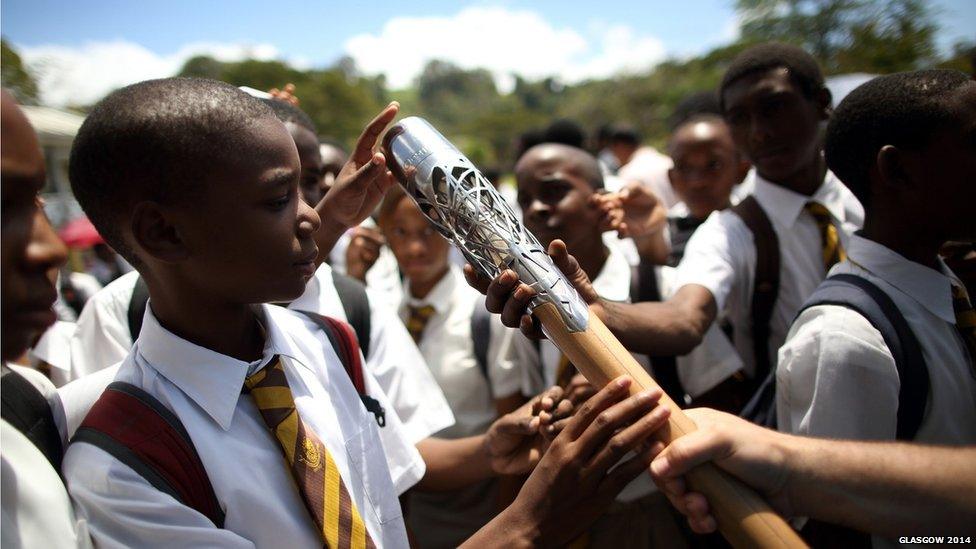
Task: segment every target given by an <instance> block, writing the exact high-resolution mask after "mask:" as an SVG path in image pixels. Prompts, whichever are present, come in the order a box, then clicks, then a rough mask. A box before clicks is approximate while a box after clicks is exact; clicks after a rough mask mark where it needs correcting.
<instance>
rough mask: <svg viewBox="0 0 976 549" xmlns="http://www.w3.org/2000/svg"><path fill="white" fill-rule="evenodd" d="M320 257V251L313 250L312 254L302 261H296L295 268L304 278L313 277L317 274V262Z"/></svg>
mask: <svg viewBox="0 0 976 549" xmlns="http://www.w3.org/2000/svg"><path fill="white" fill-rule="evenodd" d="M318 256H319V251H318V250H317V249H316V250H313V251H312V253H310V254H308V255H306V256H305V257H303V258H302V259H301V260H300V261H296V262H295V268H296V269H298V271H299V272H300V273H301V274H302V275H303V276H312V275H313V274H315V260H316V258H318Z"/></svg>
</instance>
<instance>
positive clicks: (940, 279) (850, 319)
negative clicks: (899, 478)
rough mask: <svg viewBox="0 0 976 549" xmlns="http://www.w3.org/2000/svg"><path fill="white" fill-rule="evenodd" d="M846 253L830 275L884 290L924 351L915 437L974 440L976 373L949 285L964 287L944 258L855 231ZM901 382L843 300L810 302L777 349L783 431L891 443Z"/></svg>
mask: <svg viewBox="0 0 976 549" xmlns="http://www.w3.org/2000/svg"><path fill="white" fill-rule="evenodd" d="M848 258H849V260H848V261H847V262H844V263H840V264H838V265H837V266H836V267H834V268H833V269H832V270H831V275H834V274H842V273H846V274H852V275H855V276H858V277H861V278H864V279H866V280H868V281H869V282H871V283H873V284H874V285H875V286H877V287H878V288H880V289H881V290H882V291H883V292H884V293H885V294H887V295H888V296H889V297H890V298H891V300H892V301H893V302H894V303H895V305H896V306H897V307H898V310H899V312H900V313H901V314H902V315H903V316H904V318H905V320H906V321H907V322H908V325H909V326H910V327H911V329H912V332H913V333H914V334H915V336H916V338H917V339H918V342H919V345H920V347H921V351H922V355H923V357H924V360H925V364H926V366H927V367H928V374H929V394H928V404H927V405H926V411H925V414H924V416H923V419H922V423H921V426H920V427H919V429H918V432H917V434H916V436H915V441H917V442H921V443H927V444H974V443H976V371H974V369H973V357H971V356H970V355H969V351H968V350H967V349H966V345H965V342H964V341H963V339H962V338H961V337H960V334H959V332H958V331H957V330H956V317H955V313H954V311H953V303H952V286H953V285H961V283H960V282H959V281H958V279H957V278H956V277H955V275H953V274H952V272H951V271H950V270H949V269H948V267H946V266H945V264H943V263H942V262H941V261H940V262H939V270H938V271H936V270H934V269H931V268H929V267H926V266H923V265H920V264H918V263H914V262H912V261H909V260H907V259H905V258H904V257H902V256H900V255H898V254H897V253H895V252H894V251H892V250H890V249H888V248H886V247H885V246H883V245H881V244H879V243H877V242H874V241H871V240H868V239H866V238H862V237H860V236H857V235H855V236H854V237H852V238H851V241H850V247H849V248H848ZM900 386H901V385H900V382H899V377H898V371H897V369H896V367H895V361H894V358H893V357H892V353H891V351H890V350H889V349H888V347H887V345H886V344H885V342H884V339H883V338H882V336H881V333H880V332H879V331H878V330H877V329H875V328H874V327H873V326H872V325H871V323H870V322H869V321H868V320H867V319H866V318H865V317H863V316H862V315H861V314H859V313H857V312H855V311H854V310H852V309H850V308H847V307H843V306H839V305H819V306H814V307H810V308H809V309H806V310H804V311H803V312H802V313H801V314H800V316H799V317H798V318H797V319H796V322H794V323H793V327H792V328H791V329H790V332H789V336H788V337H787V340H786V343H785V344H784V345H783V347H782V348H781V349H780V352H779V365H778V366H777V370H776V399H777V402H776V405H777V420H778V422H779V428H780V429H781V430H783V431H787V432H792V433H798V434H803V435H810V436H819V437H830V438H845V439H858V440H893V439H895V429H896V424H897V421H896V420H897V412H898V391H899V388H900Z"/></svg>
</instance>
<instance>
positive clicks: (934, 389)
mask: <svg viewBox="0 0 976 549" xmlns="http://www.w3.org/2000/svg"><path fill="white" fill-rule="evenodd" d="M274 92H275V93H274V94H273V97H272V98H270V99H269V98H263V99H259V98H256V97H254V96H252V95H250V94H249V93H246V92H245V91H242V90H240V89H237V88H235V87H233V86H231V85H229V84H224V83H220V82H215V81H210V80H202V79H187V78H170V79H162V80H152V81H146V82H142V83H138V84H134V85H131V86H128V87H125V88H123V89H121V90H118V91H116V92H113V93H112V94H110V95H109V96H108V97H106V98H105V99H103V100H102V101H101V102H100V103H99V104H98V105H96V106H95V108H94V109H92V111H91V112H90V113H89V114H88V116H87V118H86V120H85V122H84V124H83V125H82V127H81V129H80V130H79V133H78V135H77V137H76V139H75V142H74V144H73V147H72V153H71V160H70V166H69V171H70V179H71V185H72V190H73V192H74V194H75V196H76V198H77V200H78V201H79V203H80V204H81V206H82V208H83V209H84V210H85V213H86V214H87V216H88V217H89V219H90V220H91V222H92V223H93V224H94V226H95V227H96V228H97V229H98V231H99V233H100V234H101V235H102V237H103V238H104V239H105V241H106V242H107V243H108V244H109V245H110V246H111V247H112V248H113V249H114V250H116V251H117V252H118V253H119V255H120V256H121V257H122V258H124V260H125V261H127V262H128V263H129V264H131V265H132V266H133V267H134V269H135V270H134V271H133V272H130V273H128V274H124V275H122V276H119V277H117V278H115V279H114V280H113V281H111V282H110V283H108V284H107V285H106V286H105V287H104V288H103V289H101V290H100V291H98V292H97V293H95V294H94V295H93V296H91V298H90V299H88V302H87V303H86V304H85V305H84V308H83V309H82V310H81V311H80V314H79V315H78V317H77V323H76V326H75V327H74V330H73V333H72V335H71V336H70V340H67V341H65V342H64V344H63V349H62V353H61V354H62V355H64V356H67V357H68V358H67V359H66V360H67V362H68V364H69V365H70V366H69V367H67V369H66V371H67V372H68V374H67V375H66V376H65V378H59V379H54V381H55V382H57V384H58V385H59V386H58V387H55V386H54V384H52V383H51V381H52V379H49V378H48V377H47V376H45V375H44V374H43V373H41V372H40V371H38V370H37V369H32V368H30V367H25V366H23V365H18V364H15V362H17V361H18V360H19V359H20V358H21V357H22V356H24V354H25V352H27V351H28V349H31V348H34V347H37V346H38V342H39V340H41V338H42V335H43V334H45V333H46V332H47V331H49V330H50V329H51V328H50V326H51V324H52V323H53V321H54V320H55V313H54V312H53V309H52V307H53V305H54V303H55V301H56V300H57V299H58V285H57V284H56V280H57V276H58V272H59V271H60V270H61V267H62V265H63V264H64V262H65V248H64V246H63V245H62V244H61V242H60V241H59V240H58V238H57V236H56V234H55V233H54V232H53V230H52V228H51V226H50V225H49V224H48V222H47V220H46V218H45V216H44V213H43V204H42V202H41V200H40V198H39V197H38V191H39V190H40V189H41V188H42V186H43V183H44V178H45V175H44V168H45V164H44V160H43V158H42V157H41V154H40V150H39V147H38V145H37V139H36V136H35V135H34V133H33V131H32V130H31V128H30V126H29V124H28V122H27V120H26V118H25V117H24V115H23V114H22V113H21V112H20V110H19V109H18V108H17V106H16V105H15V104H14V102H13V100H12V98H11V97H10V96H9V95H7V94H6V93H4V95H3V110H2V117H3V128H2V130H3V151H2V161H3V185H2V187H3V218H2V223H3V235H2V239H3V256H2V259H3V263H2V267H3V273H2V276H3V280H2V282H3V296H2V303H3V318H2V320H3V324H2V330H3V333H2V339H3V341H2V347H3V357H2V359H3V378H2V379H3V383H2V389H3V401H2V402H3V422H2V425H3V450H2V454H3V455H2V459H3V524H2V530H0V535H2V537H3V544H4V546H5V547H6V546H8V545H9V546H10V547H17V546H32V547H33V546H52V547H69V546H89V545H91V544H93V543H94V545H98V546H105V547H113V546H120V547H122V546H124V547H129V546H160V545H180V546H183V545H186V546H220V547H223V546H227V547H231V546H233V547H250V546H262V547H265V546H267V547H271V546H322V545H323V544H324V545H326V546H328V547H332V548H334V549H335V548H338V547H378V546H379V547H383V546H385V547H406V546H416V547H431V548H438V547H454V546H461V545H466V546H489V545H490V546H534V545H545V546H550V545H552V546H559V545H572V546H578V547H583V546H592V547H686V546H687V547H703V546H709V547H710V546H715V545H721V544H722V543H723V542H722V540H721V538H719V537H716V536H715V535H714V534H711V533H713V532H715V530H716V527H717V524H716V521H715V518H714V517H713V516H712V515H711V511H710V508H709V504H708V501H707V500H706V499H705V497H704V496H702V495H701V494H698V493H695V492H694V491H690V490H689V489H688V487H687V486H686V484H685V482H684V480H683V477H682V475H683V474H684V473H686V472H687V471H688V470H690V469H691V468H693V467H694V466H696V465H698V464H700V463H703V462H705V461H712V462H714V463H715V464H717V465H718V466H719V467H721V468H723V469H725V470H726V471H728V472H729V473H731V474H732V475H734V476H736V477H738V478H740V479H741V480H743V481H744V482H745V483H746V484H748V485H750V486H752V487H753V488H755V489H756V490H757V491H758V492H760V493H761V494H762V495H764V496H765V497H766V498H767V499H768V500H769V502H770V503H771V504H772V505H773V506H774V508H775V509H776V510H777V511H779V512H780V513H782V514H783V515H784V516H786V517H788V518H790V519H792V523H793V524H794V526H795V527H796V528H798V529H800V531H801V534H802V535H803V536H804V537H805V539H807V540H808V541H809V542H811V543H812V544H813V545H815V546H821V545H822V546H828V545H830V546H833V545H838V544H843V545H844V546H848V545H850V546H867V545H871V544H874V545H876V546H883V545H890V544H892V543H895V542H899V538H900V537H902V536H916V535H943V534H944V535H960V536H964V538H963V539H965V536H971V535H973V534H976V531H974V530H973V528H974V526H973V525H974V524H976V496H974V495H973V494H976V467H974V466H973V464H974V463H976V364H974V359H976V313H974V311H973V307H972V302H971V300H970V299H969V297H968V296H969V292H968V291H967V287H968V288H969V289H972V288H973V283H974V281H973V280H971V279H965V276H966V275H971V273H972V272H974V271H973V269H972V264H973V262H974V261H976V251H974V249H973V242H974V241H976V215H973V206H972V205H973V204H976V82H974V81H973V80H972V79H970V78H969V77H968V76H967V75H964V74H962V73H958V72H954V71H947V70H929V71H917V72H911V73H899V74H894V75H889V76H881V77H877V78H875V79H873V80H871V81H869V82H867V83H866V84H864V85H862V86H861V87H860V88H858V89H856V90H854V91H853V92H851V93H850V94H849V95H848V96H847V97H845V98H844V99H843V101H841V102H840V103H839V104H838V105H836V106H835V105H834V101H833V100H832V98H831V96H830V92H829V91H828V90H827V88H826V87H825V84H824V79H823V75H822V73H821V70H820V68H819V67H818V65H817V63H816V61H815V60H814V59H813V58H812V57H811V56H810V55H809V54H807V53H806V52H804V51H803V50H801V49H799V48H796V47H793V46H787V45H783V44H762V45H757V46H754V47H752V48H750V49H748V50H746V51H744V52H743V53H742V54H740V55H739V56H738V57H737V58H736V59H735V60H734V61H733V62H732V63H731V64H730V66H729V67H728V70H727V71H726V74H725V76H724V78H723V80H722V82H721V84H720V86H719V89H718V90H715V91H709V92H704V93H702V94H696V95H695V96H692V97H690V98H689V99H688V100H687V101H685V102H683V103H682V104H681V105H680V106H679V107H678V109H677V110H676V113H675V115H674V116H673V117H672V132H671V136H670V138H669V141H668V146H667V151H666V152H667V155H665V154H663V153H661V152H658V151H656V150H654V149H653V148H651V147H647V146H641V145H640V137H639V136H638V135H637V134H636V133H635V132H634V131H633V130H632V129H628V128H626V127H617V128H612V129H608V130H607V131H606V132H604V137H605V140H604V142H603V143H602V144H600V145H599V147H600V148H596V149H595V150H594V149H592V148H591V149H588V148H587V143H586V141H585V139H584V136H583V132H582V131H581V130H579V129H578V126H575V125H574V124H572V123H571V122H568V121H557V122H556V123H554V124H553V125H552V126H550V128H549V129H548V130H546V131H544V132H538V133H536V134H533V135H523V136H522V139H521V144H520V151H519V157H518V159H517V162H516V164H515V165H514V167H513V172H514V192H506V190H505V189H504V187H503V188H501V189H500V190H501V191H503V194H507V195H508V196H509V198H511V203H512V207H513V208H515V209H516V210H517V211H518V212H519V213H520V215H521V216H522V220H523V223H524V224H525V226H526V227H527V228H528V229H529V230H530V231H531V232H532V233H533V234H535V235H536V236H537V237H538V239H539V240H540V242H541V243H542V244H543V245H544V246H546V247H547V249H548V250H549V253H550V255H551V256H552V257H553V260H554V261H555V263H556V264H557V266H559V268H560V269H562V270H563V271H564V272H565V273H566V275H567V276H568V278H569V279H570V281H572V282H573V284H574V285H575V286H576V288H577V290H578V291H579V293H580V295H581V296H582V297H583V299H584V300H585V301H586V303H587V304H588V305H589V307H590V310H591V312H592V314H595V315H597V316H598V317H599V318H600V319H601V320H602V321H603V322H604V323H605V324H606V325H607V326H608V327H609V328H610V330H611V331H612V332H613V333H614V334H615V335H616V336H617V337H618V338H619V339H620V340H621V342H622V343H623V344H624V345H625V346H626V347H627V349H628V350H630V351H631V352H633V353H634V355H635V358H636V359H637V361H638V362H639V363H640V364H641V365H642V366H643V367H645V368H646V369H647V370H648V371H649V372H650V373H652V375H653V376H654V378H655V379H656V380H657V381H658V382H659V384H660V385H661V387H662V388H663V390H664V391H666V392H667V393H668V394H669V395H670V396H671V397H672V398H673V399H674V400H675V401H676V402H679V403H681V404H683V405H688V406H690V407H695V408H697V409H692V410H690V411H689V412H688V413H689V415H690V416H691V417H692V418H693V419H694V420H695V422H696V423H697V424H698V426H699V430H698V431H695V432H693V433H691V434H689V435H686V436H684V437H682V438H680V439H678V440H677V441H676V442H674V443H672V444H670V445H669V446H667V447H665V446H664V445H663V444H661V443H659V442H658V443H652V442H651V440H652V439H651V438H649V437H650V436H651V435H652V434H653V433H654V431H655V430H657V429H659V428H661V427H662V426H663V425H664V424H665V423H666V420H667V417H668V415H669V413H670V410H669V409H668V407H667V406H665V405H663V404H662V405H659V404H658V403H657V400H658V398H659V397H660V396H661V394H662V393H661V390H660V389H656V390H652V391H645V392H641V393H638V394H636V395H633V396H627V395H628V391H627V388H628V386H629V384H630V380H629V379H628V378H626V377H624V378H620V379H618V380H615V381H613V382H611V383H610V384H608V385H607V386H606V387H603V388H598V387H594V386H592V385H590V384H589V383H588V382H587V380H586V379H585V378H584V377H583V376H582V375H580V374H579V373H578V372H577V371H576V369H575V367H574V366H573V364H572V363H571V361H570V360H569V359H568V358H567V357H566V356H565V355H564V354H563V353H562V352H561V351H560V349H559V348H558V347H556V346H555V345H554V344H552V343H551V342H550V341H548V340H546V339H545V338H544V336H542V334H541V331H540V329H539V326H538V324H537V322H536V321H535V320H534V319H533V318H532V317H531V316H530V315H529V314H528V311H527V307H528V305H529V302H530V301H531V299H532V297H533V296H534V290H533V289H532V288H531V287H530V286H528V285H525V284H521V283H520V282H519V281H518V280H517V276H516V275H515V273H514V272H512V271H503V272H502V273H501V274H500V275H499V276H498V277H496V278H495V279H494V280H485V279H483V278H480V277H478V276H477V275H476V274H475V273H474V271H473V270H472V269H471V268H470V267H469V266H465V265H464V262H463V259H461V257H460V256H459V254H457V252H456V251H453V250H452V248H451V246H450V244H449V243H448V241H447V240H445V239H444V238H443V237H442V236H440V234H439V233H437V232H436V231H435V230H434V229H433V228H432V227H431V225H430V224H429V223H428V221H427V220H426V218H425V217H424V215H423V214H422V212H421V211H420V209H419V208H418V207H417V206H416V204H415V203H414V202H413V201H412V200H410V199H409V197H408V196H407V195H406V194H405V193H404V192H403V191H402V190H401V189H400V187H399V186H398V185H397V184H396V181H395V177H394V175H393V173H392V172H391V171H389V170H388V167H387V165H386V158H385V156H384V155H383V153H382V152H379V151H378V150H377V144H378V140H379V137H380V136H381V135H382V133H383V131H384V129H385V128H386V127H387V126H388V125H389V124H390V123H391V122H392V121H393V120H394V119H395V118H396V116H397V115H398V111H399V106H398V105H397V104H396V103H392V104H390V105H389V106H388V107H387V108H385V109H384V110H383V111H382V112H380V113H379V114H378V115H377V117H376V118H375V119H374V120H372V121H371V122H370V123H369V124H367V125H366V127H365V129H364V131H363V133H362V135H361V136H360V138H359V140H358V141H357V143H356V146H355V148H354V149H353V151H352V152H351V154H348V155H347V154H346V153H345V152H344V151H342V150H341V148H339V147H337V146H336V145H335V144H332V143H325V142H320V138H319V135H320V134H321V133H323V130H327V129H323V128H317V127H316V126H315V124H314V122H313V121H312V120H311V119H310V118H309V117H308V116H307V115H306V114H305V113H304V112H302V111H301V109H300V103H299V101H298V99H297V98H296V97H295V95H294V93H299V94H300V90H298V91H297V92H296V90H294V89H293V88H286V90H285V91H278V90H274ZM330 256H331V259H329V258H330ZM949 264H951V265H952V266H953V267H954V268H957V269H958V272H959V273H960V274H961V275H963V276H964V278H963V279H960V278H959V277H957V276H956V275H955V274H954V273H953V270H950V267H949V266H948V265H949ZM479 292H480V293H479ZM481 294H485V296H483V295H481ZM69 381H70V382H69ZM736 416H740V417H736ZM756 424H758V425H756ZM777 429H778V430H779V431H781V433H777V432H776V430H777ZM808 437H810V438H808ZM812 437H818V438H812ZM837 439H846V440H843V441H842V440H837ZM872 536H873V537H872ZM906 539H907V538H906ZM970 540H971V538H970ZM902 541H904V540H902Z"/></svg>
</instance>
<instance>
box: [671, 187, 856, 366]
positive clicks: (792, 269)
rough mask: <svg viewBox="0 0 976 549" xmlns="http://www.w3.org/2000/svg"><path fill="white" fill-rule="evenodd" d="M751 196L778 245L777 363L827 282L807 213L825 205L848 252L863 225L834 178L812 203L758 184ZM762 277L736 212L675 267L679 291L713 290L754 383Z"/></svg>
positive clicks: (706, 226)
mask: <svg viewBox="0 0 976 549" xmlns="http://www.w3.org/2000/svg"><path fill="white" fill-rule="evenodd" d="M754 177H755V188H754V191H753V194H752V196H753V197H755V199H756V201H757V202H758V203H759V206H760V207H761V208H762V210H763V211H764V212H765V214H766V216H767V217H768V218H769V221H770V223H771V225H772V228H773V231H774V232H775V234H776V237H777V238H778V240H779V256H780V266H779V295H778V297H777V299H776V302H775V305H774V307H773V311H772V318H771V319H770V337H769V342H768V349H769V353H770V355H769V356H770V360H771V361H772V362H773V363H775V359H776V351H777V350H778V349H779V347H780V346H781V345H782V343H783V341H784V340H785V339H786V333H787V331H788V330H789V327H790V323H791V322H792V321H793V317H794V316H795V315H796V312H797V311H798V310H799V308H800V306H801V305H802V304H803V302H804V301H805V300H806V299H807V297H808V296H809V295H810V294H811V293H813V290H815V289H816V288H817V286H818V285H820V282H821V281H822V280H823V279H824V278H825V276H826V267H825V262H824V253H823V248H824V245H823V240H822V237H821V230H820V227H819V226H818V224H817V220H816V219H815V218H814V217H813V215H812V214H811V213H810V212H809V211H807V210H806V209H805V207H806V205H807V203H809V202H813V203H816V204H820V205H821V206H823V207H824V208H826V210H827V212H829V215H830V218H831V221H832V223H833V226H834V227H835V228H836V231H837V233H838V234H839V237H840V243H841V246H842V247H844V248H845V249H846V245H847V241H848V239H849V236H850V234H851V233H853V232H854V231H855V230H857V229H858V228H860V226H861V224H862V223H863V222H864V209H863V208H862V207H861V204H860V202H858V200H857V198H855V197H854V195H853V194H852V193H851V192H850V191H849V190H848V189H847V187H845V186H844V184H843V183H841V182H840V180H839V179H837V177H836V176H835V175H834V174H833V173H831V172H830V171H828V172H827V173H826V175H825V176H824V181H823V183H822V184H821V185H820V187H819V188H818V189H817V190H816V192H814V193H813V195H812V196H805V195H802V194H799V193H796V192H793V191H791V190H789V189H786V188H784V187H781V186H779V185H776V184H774V183H771V182H769V181H767V180H765V179H764V178H763V177H762V176H760V175H759V174H756V175H755V176H754ZM755 276H756V245H755V241H754V240H753V234H752V232H751V231H750V230H749V228H748V227H747V226H746V224H745V223H744V222H743V221H742V219H741V218H740V217H739V216H738V215H736V214H735V213H734V212H732V211H731V210H722V211H718V212H714V213H712V215H710V216H709V217H708V219H707V220H706V221H705V223H703V224H702V225H701V226H700V227H699V228H698V229H697V230H696V231H695V234H694V235H693V236H692V237H691V239H690V240H689V241H688V245H687V247H686V248H685V254H684V258H683V259H682V261H681V264H680V265H678V267H677V273H676V275H675V282H674V287H675V288H676V291H678V290H680V289H681V288H682V287H683V286H686V285H688V284H698V285H700V286H704V287H705V288H706V289H708V290H709V291H710V292H711V294H712V297H713V298H714V299H715V304H716V308H717V310H718V311H719V312H720V314H721V313H723V312H724V313H725V314H727V318H728V319H729V321H730V322H731V324H732V326H733V338H732V339H733V342H734V345H735V348H736V350H737V351H738V353H739V356H740V357H741V358H742V361H743V364H744V368H745V372H746V374H748V375H750V376H751V375H754V374H755V370H756V366H755V364H756V360H755V355H754V353H753V349H752V345H753V343H752V331H751V308H752V307H751V303H752V294H753V287H754V279H755Z"/></svg>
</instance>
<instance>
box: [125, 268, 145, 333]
mask: <svg viewBox="0 0 976 549" xmlns="http://www.w3.org/2000/svg"><path fill="white" fill-rule="evenodd" d="M148 302H149V286H147V285H146V280H145V279H144V278H142V276H138V277H136V285H135V287H133V288H132V297H131V298H129V310H128V311H127V312H126V318H127V319H128V321H129V335H131V336H132V342H133V343H135V341H136V340H137V339H139V332H141V331H142V317H143V316H144V315H145V314H146V304H147V303H148Z"/></svg>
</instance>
